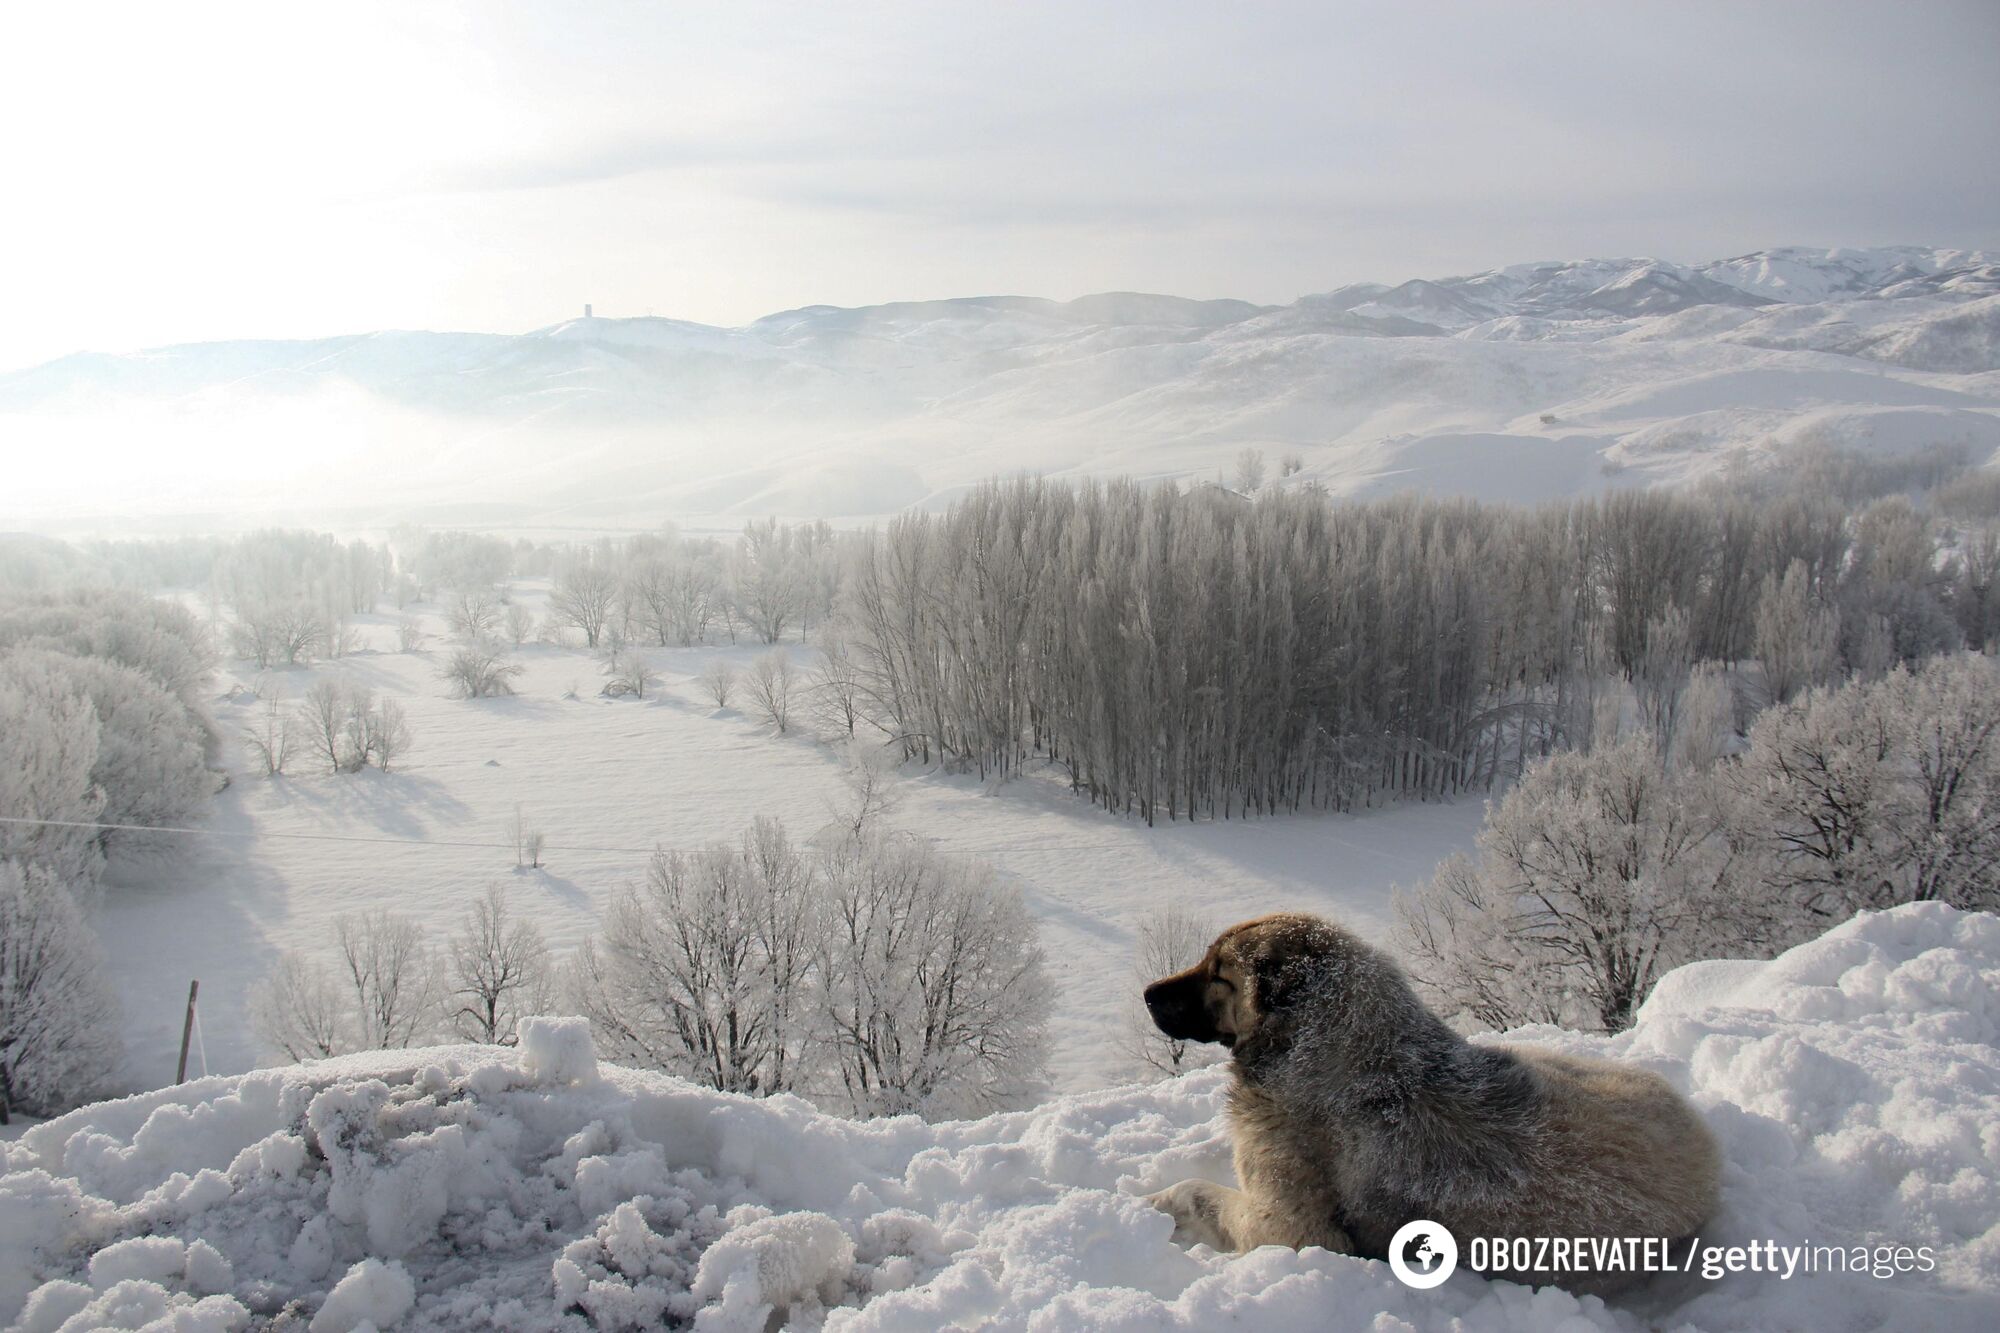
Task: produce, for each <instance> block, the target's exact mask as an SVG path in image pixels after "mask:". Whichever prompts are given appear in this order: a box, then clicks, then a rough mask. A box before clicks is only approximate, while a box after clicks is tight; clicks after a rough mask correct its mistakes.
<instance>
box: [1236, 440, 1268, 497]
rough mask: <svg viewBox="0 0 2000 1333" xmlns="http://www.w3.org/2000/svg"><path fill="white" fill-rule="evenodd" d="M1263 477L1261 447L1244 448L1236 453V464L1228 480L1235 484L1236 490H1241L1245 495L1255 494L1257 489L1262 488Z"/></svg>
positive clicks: (1262, 452) (1262, 453)
mask: <svg viewBox="0 0 2000 1333" xmlns="http://www.w3.org/2000/svg"><path fill="white" fill-rule="evenodd" d="M1264 477H1265V468H1264V451H1263V450H1262V449H1253V448H1245V449H1243V450H1241V451H1240V452H1239V453H1238V454H1237V455H1236V466H1235V470H1234V471H1233V472H1232V473H1231V474H1230V480H1231V482H1233V483H1234V484H1235V487H1236V489H1237V490H1239V491H1241V492H1243V493H1244V494H1245V495H1252V494H1255V493H1256V492H1257V491H1260V490H1262V489H1264Z"/></svg>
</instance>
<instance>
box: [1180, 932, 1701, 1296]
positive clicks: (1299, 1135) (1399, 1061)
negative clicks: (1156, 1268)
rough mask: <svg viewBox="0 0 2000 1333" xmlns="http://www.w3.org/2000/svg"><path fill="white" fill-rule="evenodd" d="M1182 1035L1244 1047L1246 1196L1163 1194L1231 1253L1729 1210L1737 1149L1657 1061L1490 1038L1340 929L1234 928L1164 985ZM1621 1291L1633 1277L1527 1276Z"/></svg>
mask: <svg viewBox="0 0 2000 1333" xmlns="http://www.w3.org/2000/svg"><path fill="white" fill-rule="evenodd" d="M1146 1007H1147V1008H1148V1009H1149V1010H1150V1011H1151V1012H1152V1015H1153V1021H1154V1022H1156V1023H1157V1024H1158V1025H1159V1027H1160V1030H1161V1031H1162V1032H1164V1033H1166V1034H1167V1035H1168V1036H1169V1037H1173V1038H1175V1039H1177V1040H1183V1041H1209V1042H1220V1043H1221V1044H1222V1045H1224V1046H1226V1047H1228V1048H1229V1049H1230V1051H1231V1053H1232V1055H1233V1056H1234V1060H1233V1063H1232V1072H1233V1074H1234V1076H1235V1077H1234V1082H1233V1085H1232V1087H1231V1089H1230V1097H1229V1123H1230V1128H1231V1130H1232V1133H1233V1137H1234V1140H1235V1148H1236V1178H1237V1180H1238V1181H1239V1182H1240V1188H1237V1189H1230V1188H1229V1187H1227V1186H1224V1185H1217V1184H1213V1183H1211V1182H1209V1181H1206V1180H1188V1181H1183V1182H1181V1183H1180V1184H1178V1185H1175V1186H1173V1187H1171V1188H1170V1189H1166V1190H1162V1191H1161V1192H1160V1193H1158V1194H1155V1195H1152V1196H1151V1198H1150V1201H1151V1202H1152V1203H1153V1205H1154V1206H1155V1207H1157V1208H1159V1209H1160V1210H1162V1211H1163V1212H1166V1213H1168V1214H1170V1215H1171V1216H1172V1217H1173V1219H1174V1221H1175V1224H1176V1225H1175V1229H1174V1235H1175V1238H1176V1239H1179V1240H1184V1241H1190V1242H1193V1241H1199V1242H1202V1243H1205V1244H1208V1245H1212V1246H1214V1247H1215V1248H1216V1249H1218V1250H1249V1249H1254V1248H1255V1247H1257V1246H1259V1245H1286V1246H1291V1247H1293V1248H1298V1247H1302V1246H1306V1245H1319V1246H1324V1247H1325V1248H1326V1249H1329V1250H1335V1251H1339V1252H1342V1253H1346V1254H1358V1255H1362V1256H1365V1257H1369V1258H1376V1259H1381V1258H1386V1257H1387V1253H1386V1252H1387V1250H1388V1246H1389V1239H1390V1237H1391V1236H1393V1235H1394V1234H1395V1232H1396V1229H1397V1228H1398V1227H1400V1226H1401V1225H1402V1224H1403V1223H1405V1222H1408V1221H1411V1220H1413V1219H1415V1218H1428V1219H1429V1220H1431V1221H1433V1222H1438V1223H1441V1224H1442V1225H1443V1226H1445V1227H1446V1228H1447V1229H1449V1230H1450V1231H1451V1233H1452V1235H1453V1236H1454V1237H1456V1238H1457V1239H1458V1241H1459V1247H1460V1252H1461V1254H1462V1255H1463V1254H1464V1253H1465V1251H1466V1246H1467V1243H1468V1242H1469V1241H1470V1239H1471V1238H1472V1237H1474V1236H1487V1237H1509V1238H1512V1237H1536V1236H1549V1237H1558V1236H1561V1237H1625V1236H1632V1237H1650V1238H1659V1239H1663V1240H1668V1241H1672V1240H1677V1239H1683V1238H1686V1237H1688V1236H1690V1235H1693V1234H1695V1232H1696V1230H1697V1229H1698V1228H1699V1227H1700V1226H1701V1224H1702V1223H1703V1222H1704V1221H1706V1220H1707V1218H1708V1217H1709V1215H1710V1214H1711V1213H1712V1212H1713V1211H1714V1208H1715V1203H1716V1187H1717V1176H1718V1173H1719V1170H1720V1165H1721V1156H1720V1153H1719V1152H1718V1151H1717V1149H1716V1145H1715V1140H1714V1139H1713V1138H1712V1137H1710V1135H1709V1132H1708V1129H1707V1127H1706V1126H1705V1125H1703V1124H1702V1122H1701V1118H1700V1117H1699V1116H1698V1115H1696V1114H1695V1111H1694V1109H1693V1108H1692V1107H1690V1106H1689V1105H1688V1104H1687V1103H1686V1102H1685V1101H1683V1100H1682V1099H1681V1098H1680V1097H1679V1096H1678V1095H1677V1094H1676V1093H1675V1092H1674V1090H1673V1089H1672V1088H1671V1087H1669V1086H1668V1085H1667V1083H1666V1082H1665V1080H1663V1079H1661V1078H1659V1077H1657V1076H1656V1075H1654V1074H1650V1073H1647V1072H1645V1071H1643V1070H1638V1069H1631V1068H1627V1067H1625V1066H1621V1065H1615V1064H1609V1063H1606V1062H1604V1061H1601V1060H1585V1059H1579V1058H1577V1057H1575V1056H1567V1055H1555V1054H1551V1053H1548V1052H1543V1051H1536V1050H1531V1049H1526V1048H1521V1049H1510V1048H1506V1047H1498V1046H1475V1045H1473V1044H1472V1043H1470V1042H1468V1041H1466V1040H1465V1039H1464V1038H1463V1037H1461V1036H1459V1035H1458V1034H1457V1033H1456V1032H1453V1031H1452V1030H1451V1029H1450V1028H1449V1027H1447V1026H1445V1024H1444V1023H1443V1022H1442V1021H1441V1020H1440V1019H1439V1018H1438V1017H1437V1015H1435V1014H1433V1013H1431V1011H1430V1010H1429V1009H1427V1008H1425V1007H1424V1005H1423V1004H1422V1002H1421V1001H1419V1000H1418V999H1417V997H1416V995H1415V994H1414V993H1413V992H1412V991H1411V989H1410V986H1409V983H1408V982H1407V981H1405V980H1404V979H1403V976H1402V973H1401V972H1400V971H1398V970H1397V968H1396V965H1395V964H1394V963H1392V962H1390V961H1389V959H1388V958H1387V957H1385V956H1384V955H1383V954H1382V953H1380V952H1379V951H1377V950H1375V949H1373V948H1371V947H1369V946H1368V945H1366V944H1364V943H1362V942H1361V941H1360V940H1359V939H1357V938H1355V937H1354V936H1353V935H1351V934H1349V933H1348V932H1347V931H1345V930H1342V929H1341V928H1340V927H1338V926H1335V925H1333V924H1331V923H1330V922H1326V921H1322V920H1319V919H1318V918H1316V917H1310V916H1298V915H1279V916H1267V917H1262V918H1259V919H1258V920H1255V921H1246V922H1244V923H1243V924H1242V925H1239V926H1232V927H1231V928H1230V929H1228V930H1226V931H1224V932H1223V933H1222V935H1221V936H1220V937H1219V938H1217V940H1216V941H1215V943H1214V944H1212V945H1211V946H1209V950H1208V953H1207V954H1206V955H1205V956H1204V957H1203V958H1202V960H1201V961H1200V962H1199V963H1196V964H1195V965H1194V966H1193V967H1191V968H1189V969H1188V970H1187V971H1185V972H1181V973H1177V974H1176V975H1174V976H1170V977H1166V978H1163V979H1161V980H1159V981H1156V982H1154V983H1153V984H1152V985H1150V986H1148V987H1147V988H1146ZM1505 1276H1506V1277H1508V1278H1510V1279H1512V1280H1514V1281H1519V1282H1530V1283H1535V1284H1543V1283H1549V1282H1556V1283H1561V1284H1562V1285H1563V1286H1566V1287H1568V1288H1570V1289H1571V1290H1573V1291H1577V1292H1597V1293H1600V1294H1601V1293H1604V1292H1607V1291H1611V1290H1614V1289H1616V1288H1617V1287H1620V1286H1623V1285H1626V1284H1627V1283H1629V1282H1632V1281H1635V1280H1636V1279H1637V1277H1638V1276H1640V1275H1637V1274H1632V1273H1594V1272H1593V1273H1584V1272H1577V1271H1574V1270H1565V1269H1561V1268H1552V1269H1550V1270H1548V1271H1540V1272H1528V1273H1523V1272H1514V1271H1509V1272H1507V1273H1506V1274H1505Z"/></svg>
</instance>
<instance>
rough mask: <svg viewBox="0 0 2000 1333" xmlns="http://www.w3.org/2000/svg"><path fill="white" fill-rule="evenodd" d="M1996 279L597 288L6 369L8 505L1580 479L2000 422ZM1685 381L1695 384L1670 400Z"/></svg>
mask: <svg viewBox="0 0 2000 1333" xmlns="http://www.w3.org/2000/svg"><path fill="white" fill-rule="evenodd" d="M1996 300H2000V261H1996V258H1995V256H1993V255H1991V254H1987V253H1984V252H1979V251H1959V250H1929V249H1920V248H1913V247H1885V248H1880V249H1867V250H1812V249H1803V248H1789V249H1778V250H1770V251H1762V252H1759V253H1756V254H1752V255H1745V256H1739V257H1736V258H1731V259H1724V260H1717V261H1714V262H1710V263H1703V264H1692V265H1689V264H1677V263H1670V262H1666V261H1662V260H1658V259H1649V258H1625V259H1587V260H1571V261H1558V262H1548V263H1536V264H1518V265H1513V266H1510V267H1507V268H1504V269H1499V270H1495V271H1493V272H1490V273H1483V274H1475V275H1471V276H1467V277H1451V278H1442V279H1437V280H1426V279H1417V280H1413V281H1409V282H1404V283H1401V284H1400V285H1395V286H1389V285H1382V284H1372V283H1370V284H1355V285H1351V286H1348V287H1344V288H1341V289H1339V290H1337V291H1332V292H1326V293H1321V294H1316V295H1309V296H1304V297H1301V298H1300V299H1299V300H1298V301H1296V302H1293V303H1292V304H1290V305H1286V306H1281V307H1260V306H1254V305H1250V304H1247V303H1244V302H1236V301H1188V300H1181V299H1178V298H1174V297H1166V296H1148V295H1143V294H1134V293H1107V294H1103V295H1099V296H1091V297H1084V298H1081V299H1079V300H1075V301H1070V302H1066V303H1065V302H1056V301H1049V300H1042V299H1038V298H1030V297H972V298H962V299H954V300H940V301H913V302H899V303H893V304H888V305H881V306H872V307H864V308H861V309H836V308H833V307H827V306H810V307H806V308H804V309H800V310H793V311H786V312H783V313H780V314H775V315H771V316H767V317H765V318H763V319H760V320H756V321H754V322H752V323H750V324H748V325H745V326H744V327H742V328H737V329H721V328H711V327H707V326H702V325H696V324H688V323H684V322H680V321H675V320H670V319H660V318H651V317H647V318H634V319H608V318H593V319H587V320H571V321H568V322H565V323H562V324H558V325H554V326H552V327H549V328H546V329H542V330H538V331H536V332H532V333H528V334H523V335H520V336H518V337H497V336H474V335H467V334H454V333H379V334H368V335H358V336H355V335H350V336H345V337H336V338H326V339H319V340H313V341H306V342H263V343H257V342H235V343H214V344H204V345H198V346H189V347H176V348H165V349H156V350H153V351H150V352H145V353H139V354H135V355H131V356H102V355H96V354H87V355H79V356H74V357H67V358H64V359H62V360H60V361H56V362H52V363H50V364H48V365H46V366H41V367H35V368H32V369H28V370H23V371H18V372H14V373H11V374H7V375H0V431H4V432H6V434H7V436H8V438H10V439H20V440H23V441H29V442H33V443H34V444H35V445H36V447H32V448H23V449H22V450H20V451H18V452H19V453H20V454H21V455H22V457H21V461H20V466H19V467H17V468H16V470H15V471H14V472H13V473H12V474H10V476H9V492H8V495H7V497H6V500H7V501H9V502H11V503H0V526H4V525H6V524H8V523H15V524H18V525H21V526H27V527H31V528H47V527H49V526H51V525H54V524H58V523H62V522H68V523H72V524H86V525H87V524H88V523H90V522H92V521H94V520H101V521H103V522H105V523H109V522H111V520H109V519H106V518H105V516H106V515H108V514H116V515H117V519H116V523H117V524H118V525H124V524H128V523H131V522H134V521H138V522H142V523H144V522H152V523H161V522H164V521H165V520H166V519H168V518H170V517H171V516H174V515H186V514H190V513H193V514H199V515H201V516H202V518H203V522H204V525H205V526H209V527H213V526H215V525H216V524H218V523H225V524H228V523H243V524H250V523H256V524H267V523H270V522H273V521H288V522H292V523H298V524H303V525H306V526H317V527H329V526H333V527H351V526H354V525H355V522H356V520H357V517H362V518H363V521H365V522H366V523H367V524H368V525H370V526H378V525H379V526H384V527H386V526H390V525H392V524H394V523H395V522H397V521H399V520H403V519H414V520H418V521H423V522H427V523H431V524H434V525H435V524H463V523H465V522H467V521H478V522H484V523H494V524H502V525H507V526H511V527H514V528H523V527H536V526H559V527H565V528H569V529H572V530H574V529H576V528H579V527H584V528H592V527H595V528H626V529H644V528H650V527H652V526H654V525H655V524H657V523H658V522H659V520H660V519H661V518H662V517H671V518H674V519H676V520H677V521H680V522H681V523H682V524H683V526H685V527H689V528H699V527H714V528H723V529H728V528H735V527H739V526H740V525H741V523H742V521H743V520H744V519H745V518H750V517H763V516H765V515H768V514H779V515H781V516H787V517H815V516H817V517H827V518H838V519H843V520H847V521H857V522H858V521H862V520H866V519H869V518H876V517H881V516H884V515H887V514H891V513H895V512H898V511H900V510H902V509H905V508H907V507H911V506H935V505H938V504H941V503H944V502H945V501H947V500H948V499H949V497H951V496H952V495H954V494H956V493H958V492H959V491H960V489H961V488H963V487H964V486H966V485H968V484H970V483H972V482H974V481H977V480H980V479H983V478H985V477H988V476H991V475H994V474H996V473H1010V472H1016V471H1033V472H1041V473H1046V474H1049V475H1061V476H1072V475H1082V474H1090V475H1099V476H1104V475H1117V474H1122V475H1131V476H1138V477H1146V478H1161V477H1173V478H1179V479H1188V478H1202V479H1206V478H1211V477H1213V476H1214V475H1215V474H1216V472H1217V471H1218V470H1224V469H1227V468H1228V467H1229V466H1230V462H1231V460H1232V459H1233V457H1234V455H1235V453H1236V452H1237V450H1238V449H1240V448H1242V447H1245V446H1254V447H1259V448H1262V449H1264V450H1266V452H1267V453H1268V454H1269V455H1270V456H1272V457H1273V458H1275V457H1276V456H1277V455H1278V454H1279V453H1282V452H1287V451H1291V450H1297V451H1298V452H1299V453H1300V454H1301V456H1302V458H1303V460H1304V462H1305V464H1306V469H1305V476H1306V477H1307V478H1309V479H1312V480H1317V481H1319V482H1321V483H1323V484H1325V485H1326V486H1328V487H1329V488H1330V489H1332V490H1333V491H1335V492H1336V493H1349V492H1352V491H1355V490H1357V489H1370V488H1373V486H1374V485H1375V481H1376V479H1378V478H1380V477H1383V476H1385V475H1386V476H1396V477H1399V483H1398V484H1401V485H1406V486H1409V487H1411V488H1415V489H1421V490H1424V491H1426V492H1428V493H1432V494H1451V495H1474V496H1477V495H1487V494H1496V493H1510V494H1511V493H1513V492H1512V491H1509V490H1508V488H1509V487H1513V488H1515V490H1523V489H1529V488H1527V487H1525V486H1524V485H1523V484H1522V482H1521V480H1520V479H1519V478H1517V477H1515V475H1514V473H1513V471H1512V469H1511V468H1510V467H1509V466H1508V463H1507V454H1506V452H1505V451H1492V452H1493V453H1494V454H1495V456H1494V457H1491V458H1481V459H1479V460H1477V462H1476V465H1472V466H1467V467H1464V468H1440V467H1433V466H1429V465H1428V463H1427V461H1426V460H1427V458H1428V457H1434V456H1435V455H1434V454H1432V455H1425V454H1424V453H1423V450H1424V449H1425V447H1426V445H1427V444H1428V443H1429V442H1430V441H1431V440H1433V438H1436V439H1438V440H1441V441H1442V442H1443V447H1445V448H1447V449H1449V448H1450V447H1452V445H1451V442H1452V441H1455V440H1462V439H1464V438H1467V437H1473V438H1478V437H1484V436H1488V435H1496V434H1504V435H1510V436H1520V437H1522V438H1523V439H1524V441H1526V442H1525V443H1523V444H1522V445H1521V446H1520V451H1521V452H1522V453H1523V454H1525V455H1526V456H1527V457H1529V458H1530V459H1531V460H1533V459H1534V458H1535V457H1536V454H1535V450H1536V449H1537V448H1538V447H1539V448H1547V447H1556V448H1576V449H1579V450H1581V449H1583V447H1584V446H1586V445H1587V446H1588V451H1587V452H1588V454H1589V457H1587V458H1586V459H1585V461H1586V462H1596V463H1598V464H1600V465H1599V466H1583V467H1569V466H1564V467H1560V468H1548V467H1543V466H1541V465H1539V464H1538V463H1531V468H1532V472H1531V475H1532V477H1533V482H1534V485H1533V487H1532V491H1533V497H1532V498H1536V499H1549V498H1559V497H1564V496H1568V495H1573V494H1576V493H1577V492H1578V491H1579V490H1589V489H1596V488H1598V487H1600V486H1601V485H1603V484H1606V478H1607V476H1612V477H1615V480H1616V484H1619V485H1638V484H1672V483H1678V482H1681V481H1684V480H1686V479H1688V478H1689V477H1690V476H1712V475H1718V474H1721V473H1724V472H1726V471H1727V470H1728V469H1729V468H1731V467H1736V466H1748V467H1751V468H1756V467H1760V466H1772V465H1774V459H1773V456H1772V451H1771V449H1770V447H1769V443H1770V440H1771V439H1772V438H1773V436H1774V435H1776V436H1783V435H1786V434H1789V433H1793V432H1795V431H1796V430H1797V428H1798V424H1799V422H1800V421H1802V420H1804V419H1805V418H1808V417H1810V416H1811V415H1812V414H1814V413H1818V412H1823V411H1825V410H1827V409H1830V408H1839V407H1843V406H1858V407H1861V408H1869V407H1881V406H1888V405H1895V404H1912V403H1922V404H1929V405H1933V406H1939V407H1948V408H1954V409H1959V410H1962V411H1963V412H1966V413H1970V414H1977V415H1978V416H1979V417H1980V418H1981V419H1982V422H1984V423H1986V428H1985V429H1983V430H1979V429H1975V430H1974V431H1973V432H1972V433H1973V435H1974V437H1975V444H1976V446H1977V447H1978V448H1981V449H1984V448H1986V447H1987V445H1988V442H1989V441H1990V440H1991V439H1992V434H1993V432H1992V429H1991V423H1992V422H1994V421H1996V420H2000V387H1996V381H1995V380H1994V379H1993V375H1994V372H1996V371H2000V314H1996V310H2000V307H1996V305H1995V302H1996ZM1837 372H1838V373H1837ZM1659 383H1673V384H1678V385H1681V386H1683V387H1684V388H1687V389H1688V390H1689V392H1688V393H1687V394H1685V395H1683V396H1682V397H1681V398H1678V399H1656V400H1648V399H1647V398H1646V395H1645V392H1644V391H1645V390H1646V389H1647V388H1648V387H1649V386H1652V385H1655V384H1659ZM1547 412H1554V413H1556V414H1557V415H1558V416H1559V417H1560V418H1561V419H1562V420H1563V421H1565V422H1568V421H1571V420H1578V421H1583V422H1586V423H1587V424H1588V427H1589V429H1588V430H1587V431H1586V432H1584V433H1583V434H1577V433H1575V432H1572V431H1568V430H1564V429H1561V428H1559V427H1544V426H1543V425H1542V424H1541V423H1540V417H1541V415H1542V414H1543V413H1547ZM1697 418H1699V419H1698V420H1697ZM274 439H281V440H284V441H286V447H285V448H283V449H280V450H273V449H272V447H271V445H270V441H271V440H274ZM1662 441H1669V442H1672V443H1671V445H1670V447H1661V442H1662ZM357 442H358V443H357ZM1641 442H1644V443H1647V444H1648V445H1649V446H1650V447H1649V448H1647V449H1643V450H1642V449H1639V448H1637V447H1635V446H1636V445H1637V444H1639V443H1641ZM357 451H359V452H357ZM1399 451H1408V452H1409V453H1410V454H1411V458H1410V461H1408V462H1407V463H1403V462H1399V461H1398V459H1397V458H1396V457H1395V455H1396V454H1397V453H1398V452H1399ZM84 452H87V453H88V454H89V456H91V457H92V458H94V459H98V460H99V461H100V462H101V463H102V464H103V466H102V467H100V468H99V469H97V470H95V471H94V472H93V473H92V474H91V475H90V476H89V477H87V478H81V479H79V478H78V477H77V475H76V469H74V468H67V467H66V466H65V460H67V459H69V458H73V457H76V456H78V455H79V454H80V453H84ZM1974 461H1978V460H1977V459H1975V460H1974ZM1606 463H1608V464H1609V465H1610V467H1609V470H1608V471H1607V469H1606V468H1604V467H1603V466H1602V464H1606ZM1621 469H1622V470H1621ZM190 477H195V478H197V479H198V481H199V484H196V482H194V481H190V480H189V478H190ZM301 497H306V498H304V499H302V498H301ZM468 516H475V517H472V518H470V519H469V518H468Z"/></svg>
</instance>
